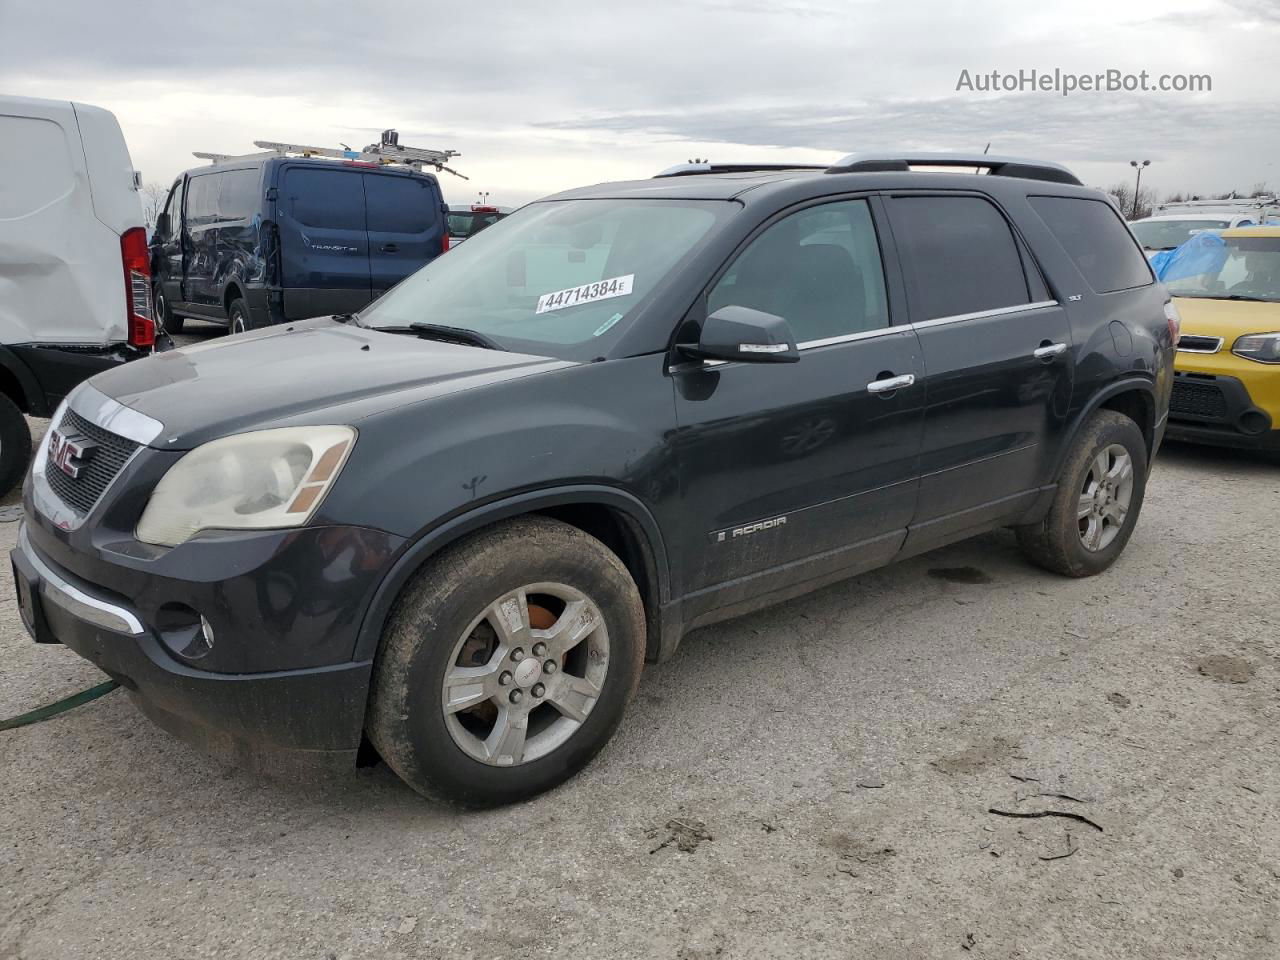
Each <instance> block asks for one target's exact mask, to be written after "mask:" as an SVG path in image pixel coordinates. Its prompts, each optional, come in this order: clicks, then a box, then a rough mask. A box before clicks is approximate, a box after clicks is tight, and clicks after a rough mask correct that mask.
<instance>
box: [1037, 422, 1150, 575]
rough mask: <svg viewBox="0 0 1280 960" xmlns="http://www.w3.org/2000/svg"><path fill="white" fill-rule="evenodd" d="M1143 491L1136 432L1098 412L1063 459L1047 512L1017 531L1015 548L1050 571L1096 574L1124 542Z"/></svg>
mask: <svg viewBox="0 0 1280 960" xmlns="http://www.w3.org/2000/svg"><path fill="white" fill-rule="evenodd" d="M1146 489H1147V443H1146V440H1145V438H1144V437H1143V436H1142V431H1141V430H1140V429H1138V425H1137V424H1136V423H1134V422H1133V421H1132V420H1131V419H1129V418H1128V417H1126V416H1125V415H1124V414H1122V413H1116V412H1115V411H1114V410H1099V411H1098V412H1097V413H1095V414H1094V415H1093V417H1092V418H1091V419H1090V420H1089V422H1088V423H1086V424H1085V425H1084V427H1083V428H1081V430H1080V433H1079V435H1078V436H1077V437H1076V440H1075V443H1074V445H1073V446H1072V448H1071V452H1070V453H1069V454H1068V455H1067V462H1066V463H1065V464H1064V465H1063V468H1062V473H1061V475H1060V476H1059V477H1058V490H1057V493H1056V494H1055V495H1054V498H1053V503H1052V505H1051V506H1050V508H1049V513H1048V514H1047V515H1046V516H1045V518H1044V519H1043V520H1042V521H1040V522H1039V523H1034V524H1028V525H1027V526H1023V527H1018V528H1017V533H1018V545H1019V546H1020V547H1021V548H1022V550H1023V552H1024V553H1025V554H1026V555H1027V556H1028V557H1029V558H1030V559H1031V560H1032V561H1034V562H1035V563H1037V564H1038V565H1040V566H1042V567H1044V568H1045V569H1046V570H1052V571H1053V572H1054V573H1060V574H1062V575H1063V576H1067V577H1090V576H1093V575H1094V574H1096V573H1101V572H1102V571H1103V570H1106V569H1107V568H1108V567H1109V566H1111V565H1112V564H1113V563H1115V561H1116V558H1117V557H1119V556H1120V553H1121V551H1123V550H1124V547H1125V544H1126V543H1128V542H1129V537H1130V536H1131V535H1132V533H1133V528H1134V525H1135V524H1136V523H1137V522H1138V513H1139V511H1140V510H1141V509H1142V499H1143V496H1144V494H1145V493H1146Z"/></svg>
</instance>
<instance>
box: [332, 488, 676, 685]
mask: <svg viewBox="0 0 1280 960" xmlns="http://www.w3.org/2000/svg"><path fill="white" fill-rule="evenodd" d="M582 503H591V504H600V505H603V506H608V507H611V508H613V509H615V510H617V511H620V512H621V513H622V514H623V515H624V516H626V517H627V518H629V519H630V520H631V521H632V522H633V523H634V524H635V526H636V529H637V531H638V532H639V533H640V541H641V547H642V549H643V550H645V552H646V553H647V555H648V556H647V558H646V559H647V561H648V562H649V564H650V565H651V566H652V569H653V571H654V573H655V575H656V578H657V585H658V595H659V598H660V602H661V603H666V601H667V600H668V599H669V598H670V595H671V593H670V568H669V565H668V561H667V550H666V544H665V543H664V541H663V538H662V531H661V529H660V528H659V526H658V523H657V521H656V520H655V519H654V517H653V514H652V513H650V511H649V508H648V507H646V506H645V505H644V503H642V502H641V501H640V500H639V499H638V498H636V497H634V496H632V495H631V494H630V493H627V492H626V491H625V490H620V489H618V488H616V487H610V486H606V485H600V484H570V485H565V486H559V487H552V488H548V489H542V490H531V491H525V492H523V493H518V494H514V495H511V496H507V497H501V498H499V499H496V500H491V501H488V502H486V503H484V504H483V505H481V506H478V507H475V508H473V509H470V510H466V511H464V512H461V513H458V514H455V515H454V516H452V517H450V518H448V519H445V520H443V521H442V522H440V523H437V524H434V525H432V526H430V527H428V528H426V529H424V530H422V531H421V532H420V533H419V535H418V536H417V537H415V538H414V539H412V541H411V542H410V543H409V544H407V546H406V547H405V548H404V549H403V550H402V551H401V553H400V556H399V557H397V559H396V561H395V563H394V564H393V565H392V566H391V568H390V570H388V571H387V574H386V575H385V576H384V577H383V579H382V583H381V584H380V585H379V586H378V589H377V591H376V592H375V593H374V596H373V601H372V602H371V603H370V604H369V609H368V610H367V611H366V612H365V616H364V620H363V622H362V624H361V626H360V630H359V633H358V634H357V637H356V647H355V650H354V651H353V653H352V659H353V660H357V661H359V660H367V659H370V658H372V657H373V656H374V654H375V653H376V652H377V648H378V640H379V639H380V638H381V636H382V630H383V627H384V625H385V624H386V621H387V617H388V616H389V615H390V613H391V608H392V606H393V605H394V603H395V600H396V597H398V596H399V595H400V591H401V590H402V589H404V586H405V584H406V583H408V582H409V578H410V577H412V576H413V574H414V572H415V571H416V570H418V569H419V568H420V567H421V566H422V565H423V564H424V563H426V562H427V561H428V560H429V559H430V558H431V557H432V556H434V555H435V554H437V553H439V552H440V551H441V550H443V549H444V548H445V547H447V546H448V545H449V544H451V543H453V542H455V541H457V540H459V539H461V538H462V537H464V536H466V535H467V534H469V533H472V532H474V531H476V530H479V529H480V528H481V527H486V526H489V525H490V524H493V523H498V522H500V521H502V520H508V519H510V518H512V517H516V516H519V515H521V514H525V513H532V512H533V511H536V510H544V509H547V508H549V507H557V506H565V505H568V504H582Z"/></svg>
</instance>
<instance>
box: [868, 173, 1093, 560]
mask: <svg viewBox="0 0 1280 960" xmlns="http://www.w3.org/2000/svg"><path fill="white" fill-rule="evenodd" d="M887 203H888V208H889V214H890V221H891V223H892V225H893V234H894V239H895V241H896V243H897V245H898V251H899V254H900V256H901V258H902V264H903V274H904V278H905V279H906V284H907V297H908V300H909V303H910V310H911V320H912V323H913V324H914V326H915V328H916V331H917V333H918V334H919V337H920V345H921V348H922V349H923V351H924V365H925V369H926V371H927V372H928V378H929V379H928V388H927V391H926V405H925V415H924V440H923V444H922V446H921V453H920V460H921V464H920V465H921V479H920V503H919V508H918V510H917V512H916V518H915V521H914V522H913V524H912V531H911V536H910V539H909V541H908V543H907V549H908V550H912V549H924V548H927V546H928V545H929V544H931V543H932V542H935V541H940V540H947V539H951V538H952V537H954V536H957V535H959V534H960V533H962V532H963V531H965V530H969V529H976V528H979V527H982V526H984V525H988V524H989V523H990V522H992V521H993V520H997V519H999V518H1001V517H1005V516H1010V515H1013V514H1016V513H1018V512H1020V511H1022V510H1024V509H1026V508H1027V507H1029V506H1030V505H1031V503H1032V502H1033V501H1034V499H1035V496H1036V494H1037V492H1038V489H1039V487H1040V486H1041V485H1042V484H1046V483H1049V482H1050V477H1049V474H1050V472H1051V469H1052V460H1053V454H1054V453H1055V452H1056V451H1057V449H1058V444H1059V443H1060V442H1061V439H1062V435H1063V434H1064V432H1065V430H1066V428H1067V415H1068V412H1069V410H1070V404H1071V383H1072V376H1073V368H1074V359H1073V351H1072V349H1071V327H1070V324H1069V322H1068V319H1067V316H1066V313H1065V311H1064V310H1063V309H1062V307H1061V306H1060V305H1059V304H1058V303H1057V302H1056V301H1054V300H1052V299H1050V297H1049V294H1048V292H1047V288H1046V286H1045V283H1044V280H1043V279H1042V278H1041V276H1040V274H1039V272H1038V269H1037V268H1036V267H1035V265H1034V263H1033V262H1032V261H1031V258H1030V256H1029V254H1028V253H1027V252H1026V248H1025V245H1024V244H1023V242H1022V241H1021V239H1020V238H1018V237H1017V235H1016V234H1015V233H1014V231H1013V229H1012V227H1011V226H1010V224H1009V222H1008V220H1007V219H1006V217H1005V216H1004V214H1003V212H1002V211H1001V210H1000V209H999V207H997V206H996V205H995V204H994V203H993V202H992V201H991V200H990V199H988V198H987V197H985V196H981V195H961V194H919V193H912V194H903V195H898V196H892V197H890V198H888V201H887Z"/></svg>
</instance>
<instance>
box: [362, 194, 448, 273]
mask: <svg viewBox="0 0 1280 960" xmlns="http://www.w3.org/2000/svg"><path fill="white" fill-rule="evenodd" d="M364 197H365V207H366V210H367V221H366V222H367V225H368V229H369V277H370V284H371V286H372V288H373V296H375V297H379V296H381V295H382V294H384V293H386V292H387V291H388V290H390V289H391V288H392V287H394V286H395V285H396V284H397V283H399V282H400V281H401V280H403V279H404V278H405V277H407V276H409V274H411V273H413V272H414V271H415V270H417V269H418V268H419V267H421V266H423V265H425V264H426V263H428V262H430V261H431V260H434V259H435V258H436V257H437V256H439V254H440V252H441V251H442V250H443V249H444V231H445V229H446V225H445V222H444V211H443V210H442V209H441V207H442V206H443V204H442V202H441V200H440V195H439V193H438V192H437V188H436V185H435V184H434V183H433V182H432V181H431V180H428V179H427V178H425V177H415V176H409V175H406V174H395V173H366V174H365V175H364Z"/></svg>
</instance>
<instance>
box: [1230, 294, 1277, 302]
mask: <svg viewBox="0 0 1280 960" xmlns="http://www.w3.org/2000/svg"><path fill="white" fill-rule="evenodd" d="M1216 299H1218V300H1248V301H1249V302H1250V303H1275V301H1274V300H1268V299H1267V298H1266V297H1251V296H1249V295H1248V294H1244V293H1229V294H1227V295H1226V296H1225V297H1217V298H1216Z"/></svg>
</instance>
